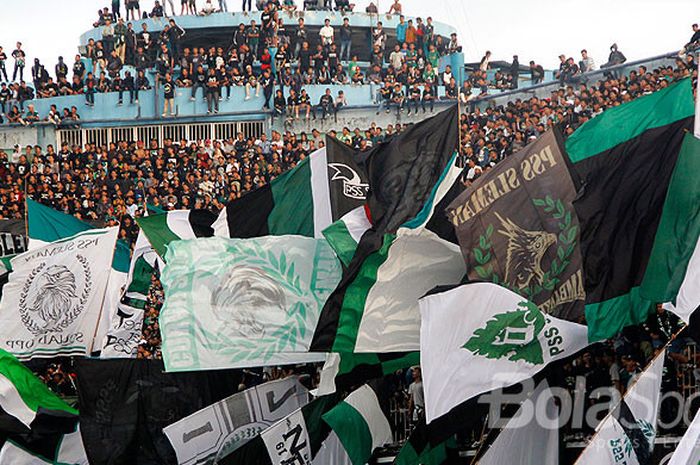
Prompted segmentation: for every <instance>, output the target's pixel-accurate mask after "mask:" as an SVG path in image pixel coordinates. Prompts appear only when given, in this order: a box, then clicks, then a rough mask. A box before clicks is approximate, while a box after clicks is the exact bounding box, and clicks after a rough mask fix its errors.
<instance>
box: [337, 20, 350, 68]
mask: <svg viewBox="0 0 700 465" xmlns="http://www.w3.org/2000/svg"><path fill="white" fill-rule="evenodd" d="M351 48H352V29H351V28H350V20H349V19H348V18H343V25H342V26H340V60H341V61H343V60H345V61H350V49H351Z"/></svg>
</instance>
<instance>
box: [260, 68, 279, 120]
mask: <svg viewBox="0 0 700 465" xmlns="http://www.w3.org/2000/svg"><path fill="white" fill-rule="evenodd" d="M260 85H261V86H262V88H263V96H264V97H265V104H264V105H263V108H264V109H266V110H269V109H270V98H272V91H273V90H274V87H275V82H274V79H272V73H271V71H270V70H269V69H266V70H265V71H263V73H262V76H260Z"/></svg>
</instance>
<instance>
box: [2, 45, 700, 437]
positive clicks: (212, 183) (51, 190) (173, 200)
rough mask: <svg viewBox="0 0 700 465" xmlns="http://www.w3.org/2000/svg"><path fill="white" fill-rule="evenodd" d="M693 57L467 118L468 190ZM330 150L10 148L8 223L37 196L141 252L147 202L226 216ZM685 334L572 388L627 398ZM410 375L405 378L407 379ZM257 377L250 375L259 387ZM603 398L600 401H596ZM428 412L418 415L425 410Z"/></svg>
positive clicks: (148, 333)
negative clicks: (245, 198)
mask: <svg viewBox="0 0 700 465" xmlns="http://www.w3.org/2000/svg"><path fill="white" fill-rule="evenodd" d="M690 57H691V55H689V58H686V59H685V60H680V59H679V60H677V61H676V66H675V67H672V66H668V67H662V68H658V69H653V70H649V69H646V68H645V67H644V66H640V67H639V68H638V69H637V70H634V71H632V72H630V73H629V75H625V76H616V75H614V74H610V75H607V76H606V78H605V79H604V80H602V81H600V82H596V83H594V84H591V83H587V84H586V83H580V84H578V85H576V86H573V85H565V86H562V87H561V88H560V89H558V90H556V91H554V92H552V94H551V95H550V96H549V97H548V98H537V97H531V98H529V99H517V100H514V101H511V102H509V103H507V104H505V105H502V106H498V107H493V108H487V109H486V110H479V109H478V108H477V109H475V110H474V111H473V112H468V113H463V114H462V115H461V129H462V131H461V140H460V147H461V154H462V161H463V164H464V173H463V182H464V184H465V185H469V184H470V183H471V182H472V181H473V180H475V179H476V178H478V177H479V176H480V175H481V174H482V173H483V172H484V171H486V170H488V169H490V168H491V167H493V166H495V165H496V164H497V163H498V162H499V161H501V160H502V159H504V158H505V157H507V156H508V155H510V154H512V153H514V152H516V151H518V150H519V149H520V148H522V147H524V146H525V145H526V144H527V143H528V142H529V141H530V140H532V139H534V138H537V137H538V136H539V135H540V134H542V133H544V132H545V131H546V130H547V129H548V128H550V127H551V126H552V125H556V124H560V125H561V126H562V127H563V129H564V131H565V133H567V134H570V133H572V132H573V131H574V130H575V129H576V128H577V127H578V126H579V125H581V124H583V123H584V122H585V121H587V120H588V119H590V118H594V117H595V116H597V115H599V114H600V113H602V112H603V111H605V110H606V109H607V108H610V107H613V106H617V105H620V104H622V103H624V102H627V101H630V100H632V99H634V98H637V97H639V96H642V95H645V94H648V93H651V92H654V91H655V90H658V89H661V88H663V87H665V86H667V85H668V84H669V83H670V82H672V81H674V80H677V79H681V78H684V77H687V76H689V75H693V76H694V77H697V65H696V63H695V62H694V61H693V60H692V59H691V58H690ZM404 128H405V125H401V124H397V125H395V126H392V125H389V126H387V127H386V128H381V127H378V126H377V125H374V124H373V125H372V126H371V127H370V128H367V129H365V130H361V129H359V128H355V129H354V130H353V129H351V128H343V129H342V130H341V131H340V132H338V133H335V132H331V133H330V134H329V135H330V136H331V137H336V138H337V139H339V140H340V141H342V142H344V143H346V144H348V145H350V146H352V147H353V148H355V149H357V150H366V149H368V148H370V147H372V146H374V145H376V144H378V143H380V142H381V141H382V140H384V139H386V138H388V137H392V136H393V135H394V134H396V133H399V132H401V131H402V130H403V129H404ZM323 144H324V135H323V134H321V133H320V132H319V131H317V130H313V131H311V132H310V133H301V134H294V133H291V132H286V133H279V132H276V131H273V132H272V134H271V136H270V137H269V138H268V137H267V135H265V134H263V135H261V136H260V137H259V138H255V137H247V138H246V137H245V135H244V134H238V135H237V137H236V138H232V139H228V140H221V141H216V140H215V141H212V140H205V141H197V142H191V143H188V142H187V141H179V142H177V141H171V140H164V141H163V144H162V146H159V144H158V143H157V141H155V140H154V141H149V142H145V141H121V142H118V143H113V144H110V145H109V146H105V147H101V146H98V145H95V144H86V145H85V146H84V147H80V146H69V145H67V144H64V145H63V146H62V147H60V148H59V149H58V150H56V149H55V148H54V147H52V146H47V147H46V148H42V147H30V146H29V147H25V148H23V149H22V148H20V147H16V148H15V150H14V151H13V152H11V153H9V154H7V153H6V152H4V151H0V180H1V182H0V217H2V218H23V215H24V198H25V195H26V196H29V197H31V198H33V199H35V200H37V201H39V202H41V203H43V204H46V205H49V206H51V207H53V208H55V209H57V210H60V211H63V212H66V213H69V214H73V215H75V216H76V217H79V218H82V219H85V220H90V221H93V222H102V223H105V224H109V225H117V224H119V225H120V226H121V227H120V233H119V234H120V237H122V238H123V239H126V240H128V241H129V242H130V243H132V244H133V243H134V241H135V239H136V236H137V234H138V227H137V226H136V224H135V222H134V218H135V217H138V216H139V215H142V214H143V210H144V208H145V207H146V205H147V204H149V205H152V206H154V207H157V208H160V209H163V210H172V209H191V208H205V209H211V210H212V211H219V210H220V209H221V208H223V205H224V204H225V203H226V202H228V201H231V200H235V199H237V198H240V197H241V196H242V195H244V194H245V193H246V192H249V191H251V190H254V189H256V188H259V187H261V186H263V185H265V184H266V183H268V182H270V180H272V179H273V178H274V177H275V176H277V175H279V174H280V173H282V172H284V171H286V170H288V169H290V168H292V167H293V166H295V164H296V163H297V162H298V161H299V160H301V159H303V158H304V157H306V156H308V155H309V154H310V153H311V152H313V151H314V150H316V149H317V148H320V147H322V146H323ZM162 303H163V291H162V288H161V287H160V283H159V282H158V280H157V278H154V281H153V286H152V288H151V291H150V292H149V295H148V301H147V306H146V309H145V318H144V325H143V337H142V341H141V343H140V344H139V349H138V357H140V358H160V356H161V355H160V343H161V337H160V331H159V327H158V315H159V311H160V307H161V305H162ZM677 327H678V321H677V319H676V318H675V317H674V316H672V315H671V314H669V313H664V312H661V311H660V312H659V313H658V314H657V315H652V317H651V318H650V321H649V322H648V323H647V325H645V326H643V327H636V328H630V329H628V330H625V331H624V332H623V333H622V334H621V335H619V336H618V338H616V339H615V340H613V341H610V342H609V343H608V344H606V345H600V346H594V347H593V348H592V349H591V350H590V351H588V352H587V353H584V354H583V355H582V356H581V357H579V358H578V359H576V360H574V361H573V362H572V363H571V364H570V365H569V366H568V367H567V370H568V371H566V376H564V378H563V381H562V382H563V383H564V385H566V386H567V387H569V388H571V389H573V388H574V386H575V383H574V381H572V380H575V379H576V377H583V378H584V379H585V382H586V392H587V393H588V394H590V393H591V392H592V391H593V390H594V389H595V387H597V386H599V385H602V384H601V383H607V382H608V381H609V383H610V384H612V385H614V386H617V387H618V388H619V389H620V390H624V389H625V387H626V386H627V385H629V382H630V380H631V379H633V378H634V376H635V375H636V374H638V373H639V372H640V370H641V367H643V366H644V365H645V363H646V362H647V361H648V360H649V358H650V357H651V356H653V354H654V351H655V350H656V349H658V348H659V347H660V346H661V345H663V343H664V342H665V340H667V339H668V338H669V337H670V336H669V334H673V332H674V331H675V329H676V328H677ZM684 342H685V340H683V339H681V340H679V343H678V344H675V345H674V346H673V351H672V352H673V354H672V356H671V357H669V362H668V363H669V364H672V365H673V366H671V365H669V367H670V368H669V369H668V372H669V373H671V375H669V376H670V378H669V380H668V383H667V384H666V385H667V386H668V389H677V388H679V382H678V380H679V376H680V373H681V369H685V368H687V367H689V366H694V365H693V364H694V362H695V360H694V359H693V357H691V356H689V355H688V352H687V348H686V346H685V344H684ZM45 373H46V375H45V376H46V379H47V381H48V382H49V385H50V386H52V385H53V384H56V386H55V389H57V390H59V391H65V393H70V392H72V391H71V389H72V388H71V386H72V384H71V380H72V378H71V375H70V374H69V373H64V372H63V371H61V368H60V366H58V368H57V367H55V366H49V367H47V368H46V372H45ZM406 376H408V375H407V374H406V373H403V374H401V376H400V378H401V379H405V377H406ZM255 379H256V378H255V377H252V378H250V382H255ZM52 383H53V384H52ZM572 383H574V384H572ZM674 383H675V384H674ZM401 385H402V386H404V390H402V391H401V392H405V393H406V395H408V391H407V389H408V388H407V386H409V385H410V384H408V383H403V384H401ZM588 394H587V395H588ZM595 401H596V399H588V402H589V403H593V402H595ZM419 407H420V405H417V406H415V407H414V409H416V411H419ZM669 414H670V413H669ZM588 432H589V431H587V430H585V429H584V430H582V431H572V433H575V434H585V433H588Z"/></svg>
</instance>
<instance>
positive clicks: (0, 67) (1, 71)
mask: <svg viewBox="0 0 700 465" xmlns="http://www.w3.org/2000/svg"><path fill="white" fill-rule="evenodd" d="M6 61H7V54H6V53H5V52H4V51H3V49H2V47H0V81H7V80H8V79H7V69H6V68H5V62H6ZM3 76H4V78H3ZM3 113H5V112H4V111H3Z"/></svg>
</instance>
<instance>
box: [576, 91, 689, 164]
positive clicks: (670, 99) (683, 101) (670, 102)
mask: <svg viewBox="0 0 700 465" xmlns="http://www.w3.org/2000/svg"><path fill="white" fill-rule="evenodd" d="M694 114H695V103H694V99H693V89H692V85H691V80H690V78H688V79H683V80H681V81H679V82H677V83H675V84H671V85H670V86H668V87H667V88H666V89H662V90H659V91H657V92H654V93H653V94H650V95H647V96H645V97H644V98H640V99H637V100H633V101H631V102H628V103H625V104H624V105H620V106H618V107H615V108H610V109H608V110H606V111H605V117H604V118H601V117H598V118H593V119H592V120H589V121H587V122H586V123H585V124H583V125H582V126H581V127H580V128H578V129H577V130H576V132H574V133H573V134H572V135H571V136H570V137H569V138H568V139H567V141H566V151H567V152H568V155H569V159H570V160H571V161H572V162H574V163H577V162H580V161H581V160H585V159H586V158H589V157H592V156H594V155H597V154H599V153H601V152H604V151H606V150H610V149H612V148H613V147H615V146H617V145H619V144H621V143H623V142H626V141H628V140H630V139H633V138H635V137H637V136H640V135H641V134H642V133H643V132H644V131H647V130H649V129H652V128H658V127H662V126H666V125H669V124H671V123H673V122H674V121H678V120H680V119H683V118H688V117H690V116H693V115H694ZM610 121H616V122H617V125H616V126H615V128H614V130H612V131H611V130H610V128H609V127H608V126H607V125H609V124H610Z"/></svg>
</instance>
